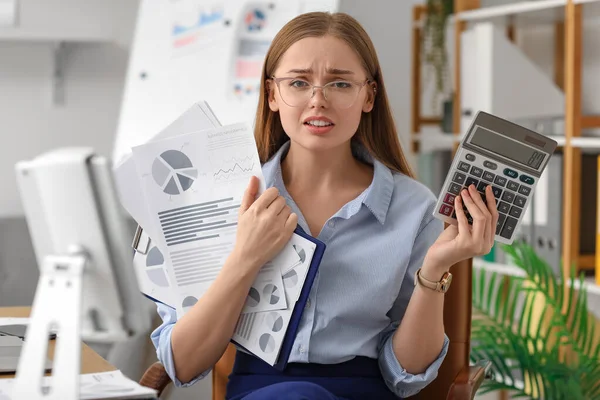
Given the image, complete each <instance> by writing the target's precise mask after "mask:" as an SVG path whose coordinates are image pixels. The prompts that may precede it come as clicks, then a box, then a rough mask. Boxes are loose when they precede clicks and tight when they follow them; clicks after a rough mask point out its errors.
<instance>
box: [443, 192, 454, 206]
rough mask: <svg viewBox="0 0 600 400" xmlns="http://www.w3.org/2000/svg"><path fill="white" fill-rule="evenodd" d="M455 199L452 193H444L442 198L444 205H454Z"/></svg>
mask: <svg viewBox="0 0 600 400" xmlns="http://www.w3.org/2000/svg"><path fill="white" fill-rule="evenodd" d="M455 198H456V196H455V195H453V194H452V193H446V196H444V203H446V204H450V205H454V199H455Z"/></svg>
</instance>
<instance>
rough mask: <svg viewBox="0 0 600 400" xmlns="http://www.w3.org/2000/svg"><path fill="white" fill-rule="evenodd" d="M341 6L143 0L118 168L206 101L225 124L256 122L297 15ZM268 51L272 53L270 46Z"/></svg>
mask: <svg viewBox="0 0 600 400" xmlns="http://www.w3.org/2000/svg"><path fill="white" fill-rule="evenodd" d="M338 3H339V1H338V0H274V1H245V0H224V1H210V0H142V1H141V2H140V6H139V10H138V15H137V21H136V27H135V30H134V38H133V43H132V48H131V53H130V59H129V66H128V70H127V75H126V81H125V88H124V93H123V99H122V104H121V110H120V115H119V122H118V126H117V134H116V140H115V146H114V151H113V161H114V162H115V163H117V162H118V161H119V160H120V159H121V158H122V157H123V156H125V155H127V154H130V153H131V147H133V146H136V145H139V144H142V143H145V142H146V141H147V140H149V139H150V138H151V137H152V136H154V135H155V134H156V133H158V132H159V131H160V130H162V129H163V128H164V127H166V126H167V125H169V124H170V123H171V122H172V121H173V120H175V119H176V118H177V117H178V116H179V115H180V114H182V113H183V112H184V111H185V110H187V109H188V108H189V107H190V106H191V105H192V104H193V103H195V102H197V101H200V100H205V101H207V102H208V104H209V105H210V106H211V108H212V109H213V111H214V113H215V114H216V116H217V118H219V120H220V122H221V123H222V124H231V123H236V122H241V121H251V122H253V121H254V117H255V111H256V106H257V99H258V94H257V90H256V89H257V88H258V86H259V83H260V82H259V81H260V79H258V77H259V76H260V75H259V73H260V70H261V67H262V61H263V60H264V53H265V52H266V49H267V48H268V45H269V44H270V41H271V39H272V38H273V36H274V35H275V34H276V32H277V31H279V29H280V28H281V27H282V26H283V25H284V24H285V23H287V22H288V21H289V20H290V19H292V18H294V17H295V16H296V15H298V14H301V13H305V12H309V11H336V10H337V8H338ZM265 46H266V47H265Z"/></svg>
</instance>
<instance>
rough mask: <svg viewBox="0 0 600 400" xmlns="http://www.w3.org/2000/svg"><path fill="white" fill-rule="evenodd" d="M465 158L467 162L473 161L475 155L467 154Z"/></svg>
mask: <svg viewBox="0 0 600 400" xmlns="http://www.w3.org/2000/svg"><path fill="white" fill-rule="evenodd" d="M465 158H466V159H467V161H475V155H474V154H471V153H468V154H467V155H466V156H465Z"/></svg>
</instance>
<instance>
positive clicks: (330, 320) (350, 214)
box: [151, 142, 449, 397]
mask: <svg viewBox="0 0 600 400" xmlns="http://www.w3.org/2000/svg"><path fill="white" fill-rule="evenodd" d="M288 149H289V142H287V143H286V144H285V145H284V146H283V147H282V148H281V149H280V150H279V151H278V152H277V153H276V154H275V155H274V156H273V157H272V158H271V159H270V160H269V161H268V162H266V163H265V164H264V165H263V168H262V170H263V175H264V177H265V181H266V184H267V187H271V186H275V187H276V188H277V189H279V192H280V194H281V195H282V196H284V197H285V198H286V199H287V203H288V205H289V206H290V207H291V208H292V210H293V211H294V212H295V213H297V214H298V224H299V225H300V226H301V227H302V228H303V229H304V231H305V232H310V230H309V229H308V225H307V223H306V220H305V219H304V217H303V216H302V213H301V212H300V210H299V208H298V207H297V206H296V204H295V203H294V200H293V199H292V197H291V196H290V195H289V193H288V192H287V191H286V188H285V185H284V183H283V178H282V174H281V159H282V156H284V155H285V154H286V153H287V150H288ZM355 156H356V157H358V158H360V159H362V160H364V161H366V162H368V163H370V164H372V165H373V167H374V176H373V181H372V182H371V185H370V186H369V187H368V188H367V189H366V190H365V191H364V192H363V193H361V194H360V195H359V196H358V197H357V198H355V199H354V200H352V201H350V202H349V203H347V204H346V205H344V206H343V207H342V208H341V209H340V210H339V211H338V212H337V213H336V214H335V215H333V216H332V217H331V218H330V219H329V220H328V221H327V222H326V223H325V225H324V226H323V229H322V231H321V232H320V234H319V236H317V239H319V240H321V241H323V242H325V244H326V245H327V248H326V250H325V253H324V256H323V259H322V261H321V265H320V267H319V273H318V275H317V277H316V279H315V282H314V284H313V287H312V290H311V292H310V296H309V300H308V302H307V305H306V308H305V310H304V313H303V315H302V320H301V323H300V327H299V330H298V334H297V336H296V340H295V342H294V347H293V350H292V353H291V355H290V359H289V362H303V363H307V362H314V363H322V364H331V363H340V362H343V361H347V360H350V359H352V358H353V357H355V356H366V357H371V358H376V359H378V361H379V367H380V369H381V373H382V375H383V378H384V380H385V382H386V384H387V386H388V387H389V388H390V390H392V391H393V392H394V393H396V394H397V395H398V396H400V397H408V396H412V395H414V394H416V393H418V392H419V391H420V390H421V389H423V388H424V387H425V386H427V385H428V384H429V383H430V382H431V381H433V380H434V379H435V377H436V376H437V373H438V369H439V367H440V365H441V363H442V361H443V359H444V357H445V356H446V353H447V351H448V343H449V341H448V337H447V336H445V337H444V346H443V348H442V350H441V352H440V354H439V356H438V358H437V359H436V360H435V361H434V362H433V363H432V364H431V365H430V366H429V367H428V368H427V370H426V371H425V372H424V373H422V374H418V375H413V374H410V373H408V372H407V371H406V370H405V369H404V368H403V367H402V365H400V363H399V362H398V359H397V358H396V356H395V354H394V350H393V347H392V336H393V334H394V332H395V331H396V329H397V327H398V325H399V324H400V321H401V320H402V317H403V315H404V312H405V311H406V308H407V306H408V302H409V300H410V297H411V295H412V293H413V289H414V274H415V272H416V271H417V269H418V268H419V267H421V264H422V262H423V259H424V257H425V254H426V253H427V250H428V249H429V247H430V246H431V245H432V244H433V242H434V241H435V240H436V239H437V237H438V236H439V234H440V233H441V232H442V230H443V223H442V222H441V221H440V220H438V219H435V218H433V216H432V211H433V207H434V206H435V201H436V199H435V196H434V195H433V193H432V192H431V191H430V190H429V189H428V188H427V187H426V186H424V185H423V184H421V183H419V182H417V181H416V180H414V179H412V178H410V177H407V176H406V175H403V174H400V173H396V172H392V171H391V170H390V169H389V168H387V167H386V166H385V165H383V164H382V163H381V162H379V161H377V160H375V159H373V158H372V157H371V156H370V155H368V154H367V153H366V152H365V151H361V150H357V151H355ZM158 312H159V315H160V316H161V318H162V320H163V323H162V325H161V326H160V327H158V328H157V329H156V330H155V331H154V332H153V333H152V335H151V337H152V341H153V343H154V345H155V347H156V349H157V356H158V360H159V361H160V362H161V363H162V364H163V365H164V366H165V368H166V371H167V373H168V374H169V376H170V377H171V379H172V380H173V381H174V383H175V385H176V386H189V385H192V384H194V383H195V382H196V381H197V380H198V379H201V378H203V377H204V376H206V375H207V374H208V372H209V371H205V372H204V373H202V374H201V375H200V376H198V377H197V378H196V379H194V380H193V381H191V382H188V383H182V382H180V381H178V380H177V379H176V378H175V368H174V364H173V354H172V350H171V331H172V329H173V326H174V324H175V321H176V314H175V310H173V309H171V308H169V307H166V306H164V305H161V304H158ZM207 323H208V321H207ZM415 345H416V344H415Z"/></svg>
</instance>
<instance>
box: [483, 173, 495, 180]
mask: <svg viewBox="0 0 600 400" xmlns="http://www.w3.org/2000/svg"><path fill="white" fill-rule="evenodd" d="M495 176H496V175H494V174H492V173H491V172H489V171H485V172H484V173H483V179H485V180H486V181H488V182H494V177H495Z"/></svg>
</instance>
